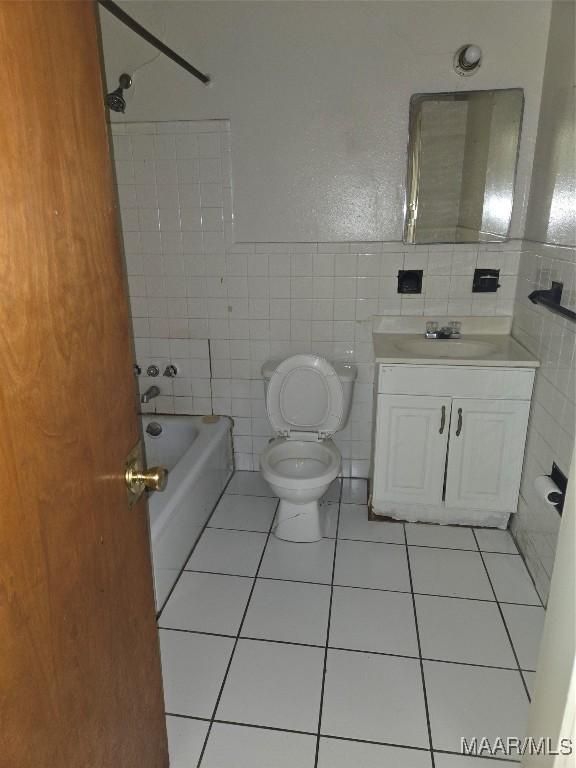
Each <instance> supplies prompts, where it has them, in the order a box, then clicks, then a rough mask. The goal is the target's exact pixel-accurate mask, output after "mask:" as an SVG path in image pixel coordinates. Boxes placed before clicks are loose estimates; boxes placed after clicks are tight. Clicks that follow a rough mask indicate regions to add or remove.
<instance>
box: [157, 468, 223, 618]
mask: <svg viewBox="0 0 576 768" xmlns="http://www.w3.org/2000/svg"><path fill="white" fill-rule="evenodd" d="M234 475H235V472H234V470H232V472H231V473H230V477H229V478H228V480H227V481H226V485H225V486H224V488H223V489H222V492H221V493H220V496H218V498H217V499H216V503H215V504H214V506H213V508H212V512H210V514H209V515H208V519H207V520H206V522H205V523H204V525H203V526H202V530H201V531H200V533H199V534H198V538H197V539H196V541H195V542H194V544H193V545H192V549H191V550H190V552H189V553H188V554H187V555H186V559H185V560H184V565H183V566H182V568H180V572H179V573H178V576H176V579H175V580H174V584H172V587H171V589H170V591H169V592H168V594H167V595H166V599H165V600H164V602H163V603H162V606H161V608H160V610H159V611H157V612H156V623H158V621H159V620H160V617H161V616H162V611H163V610H164V608H166V605H167V603H168V600H170V598H171V597H172V592H174V590H175V589H176V584H178V582H179V581H180V577H181V576H182V574H183V573H184V571H185V570H186V565H187V564H188V562H189V560H190V558H191V557H192V555H193V553H194V550H195V549H196V547H197V546H198V542H199V541H200V539H201V538H202V536H203V534H204V531H205V530H206V528H208V527H209V526H208V523H209V522H210V520H211V518H212V515H213V514H214V512H215V510H216V507H217V506H218V504H220V500H221V498H222V496H224V494H225V493H226V488H228V486H229V485H230V482H231V480H232V478H233V477H234Z"/></svg>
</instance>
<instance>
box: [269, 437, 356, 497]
mask: <svg viewBox="0 0 576 768" xmlns="http://www.w3.org/2000/svg"><path fill="white" fill-rule="evenodd" d="M340 463H341V456H340V451H339V450H338V448H336V446H335V445H334V443H333V442H332V441H331V440H325V441H323V442H311V441H310V440H282V439H280V440H275V441H274V442H272V443H270V445H269V446H268V447H267V448H266V450H265V451H264V453H263V454H262V455H261V457H260V470H261V472H262V476H263V477H264V479H265V480H267V481H268V482H269V483H272V484H273V485H276V486H278V487H281V488H287V489H299V490H302V491H306V490H309V489H311V488H317V487H319V486H322V485H329V484H330V483H331V482H332V480H334V478H335V477H336V476H337V475H338V473H339V472H340Z"/></svg>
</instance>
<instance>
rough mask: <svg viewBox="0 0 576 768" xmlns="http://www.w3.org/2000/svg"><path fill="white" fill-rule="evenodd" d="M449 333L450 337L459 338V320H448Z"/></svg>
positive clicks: (460, 326) (460, 325)
mask: <svg viewBox="0 0 576 768" xmlns="http://www.w3.org/2000/svg"><path fill="white" fill-rule="evenodd" d="M449 325H450V333H451V335H452V336H460V334H461V329H462V323H461V322H460V321H459V320H450V322H449Z"/></svg>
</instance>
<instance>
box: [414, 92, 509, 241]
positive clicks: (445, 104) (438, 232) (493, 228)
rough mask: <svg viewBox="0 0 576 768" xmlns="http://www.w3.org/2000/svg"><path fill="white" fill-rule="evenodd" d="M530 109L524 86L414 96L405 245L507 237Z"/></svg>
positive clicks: (495, 239)
mask: <svg viewBox="0 0 576 768" xmlns="http://www.w3.org/2000/svg"><path fill="white" fill-rule="evenodd" d="M523 109H524V92H523V90H522V89H521V88H509V89H505V90H494V91H463V92H459V93H417V94H415V95H414V96H412V98H411V99H410V127H409V144H408V178H407V183H406V190H407V192H406V195H407V196H406V207H405V218H404V242H406V243H480V242H481V243H487V242H494V241H496V242H501V241H503V240H506V239H507V238H508V236H509V232H510V217H511V214H512V198H513V195H514V179H515V176H516V163H517V159H518V147H519V144H520V130H521V126H522V112H523Z"/></svg>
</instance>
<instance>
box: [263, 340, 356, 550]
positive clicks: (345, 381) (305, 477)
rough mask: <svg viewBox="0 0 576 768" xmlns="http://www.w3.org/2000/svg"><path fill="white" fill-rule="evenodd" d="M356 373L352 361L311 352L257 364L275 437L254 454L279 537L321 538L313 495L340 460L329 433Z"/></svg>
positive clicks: (342, 419)
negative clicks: (274, 502)
mask: <svg viewBox="0 0 576 768" xmlns="http://www.w3.org/2000/svg"><path fill="white" fill-rule="evenodd" d="M356 373H357V371H356V366H354V365H350V364H349V363H329V362H328V361H327V360H325V359H324V358H323V357H318V356H317V355H295V356H294V357H289V358H287V359H286V360H282V361H278V360H269V361H268V362H267V363H264V365H263V366H262V375H263V376H264V383H265V387H266V408H267V411H268V418H269V419H270V423H271V424H272V426H273V427H274V429H275V431H276V432H277V433H278V435H279V437H278V438H276V439H275V440H273V441H272V442H271V443H270V445H269V446H268V447H267V448H266V450H265V451H264V453H263V454H262V456H261V457H260V471H261V472H262V477H263V478H264V479H265V480H266V481H267V482H268V484H269V485H270V487H271V488H272V490H273V491H274V493H275V495H276V496H278V497H279V498H280V507H279V509H278V518H277V523H276V526H275V529H274V534H275V536H276V537H277V538H279V539H285V540H286V541H318V540H319V539H321V538H322V529H321V523H320V511H319V509H318V499H319V498H320V497H321V496H322V495H323V494H324V493H325V492H326V491H327V489H328V486H329V485H330V483H331V482H332V480H334V478H335V477H337V476H338V473H339V472H340V464H341V461H342V457H341V456H340V451H339V450H338V448H337V447H336V446H335V445H334V443H333V442H332V440H331V439H330V438H331V437H332V435H333V434H334V433H335V432H338V431H339V430H341V429H343V428H344V427H345V426H346V422H347V420H348V414H349V413H350V404H351V402H352V390H353V388H354V380H355V379H356Z"/></svg>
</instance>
